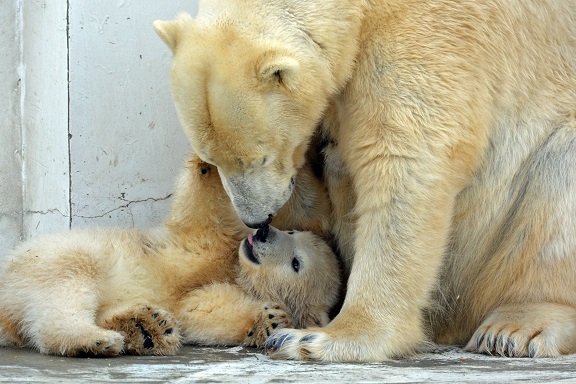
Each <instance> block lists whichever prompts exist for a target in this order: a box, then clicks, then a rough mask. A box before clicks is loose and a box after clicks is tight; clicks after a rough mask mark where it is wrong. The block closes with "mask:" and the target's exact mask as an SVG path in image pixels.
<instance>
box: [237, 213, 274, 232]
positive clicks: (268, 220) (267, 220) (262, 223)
mask: <svg viewBox="0 0 576 384" xmlns="http://www.w3.org/2000/svg"><path fill="white" fill-rule="evenodd" d="M271 222H272V215H268V218H267V219H266V220H264V221H262V222H260V223H246V222H244V224H246V226H247V227H248V228H253V229H256V228H262V227H266V226H267V225H270V223H271Z"/></svg>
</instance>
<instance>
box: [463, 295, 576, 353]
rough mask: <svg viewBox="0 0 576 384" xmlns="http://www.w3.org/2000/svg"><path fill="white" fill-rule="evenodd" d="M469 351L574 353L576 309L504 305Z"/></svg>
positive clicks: (472, 341) (480, 330)
mask: <svg viewBox="0 0 576 384" xmlns="http://www.w3.org/2000/svg"><path fill="white" fill-rule="evenodd" d="M466 350H467V351H470V352H478V353H485V354H489V355H497V356H507V357H524V356H529V357H552V356H558V355H560V354H566V353H574V351H575V350H576V309H574V308H572V307H568V306H564V305H559V304H552V303H538V304H519V305H506V306H502V307H500V308H497V309H495V310H494V311H493V312H492V313H491V314H490V315H489V316H488V317H487V318H486V320H485V321H484V322H483V323H482V325H480V327H479V328H478V329H477V330H476V332H475V333H474V335H473V336H472V338H471V339H470V342H469V343H468V345H466Z"/></svg>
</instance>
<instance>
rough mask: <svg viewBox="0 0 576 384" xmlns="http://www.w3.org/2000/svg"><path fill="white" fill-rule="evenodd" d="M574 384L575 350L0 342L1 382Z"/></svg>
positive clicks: (575, 370)
mask: <svg viewBox="0 0 576 384" xmlns="http://www.w3.org/2000/svg"><path fill="white" fill-rule="evenodd" d="M519 381H522V382H531V383H551V382H552V383H554V382H565V383H568V382H574V383H576V355H572V356H567V357H560V358H554V359H504V358H498V357H490V356H479V355H472V354H468V353H465V352H462V351H461V350H459V349H457V348H440V349H439V350H438V352H437V353H434V354H426V355H421V356H418V357H415V358H410V359H404V360H397V361H390V362H386V363H378V364H323V363H309V362H305V363H302V362H292V361H276V360H271V359H269V358H268V357H266V356H264V355H262V354H260V353H258V352H257V351H255V350H247V349H244V348H240V347H237V348H197V347H189V346H187V347H184V348H183V349H182V350H181V352H180V354H179V355H178V356H168V357H140V356H123V357H117V358H67V357H57V356H45V355H40V354H38V353H35V352H31V351H28V350H22V349H10V348H0V382H11V383H15V382H20V383H81V382H91V383H118V382H122V383H162V382H170V383H191V382H194V383H230V382H235V383H391V382H395V383H416V382H454V383H466V382H473V383H502V382H519Z"/></svg>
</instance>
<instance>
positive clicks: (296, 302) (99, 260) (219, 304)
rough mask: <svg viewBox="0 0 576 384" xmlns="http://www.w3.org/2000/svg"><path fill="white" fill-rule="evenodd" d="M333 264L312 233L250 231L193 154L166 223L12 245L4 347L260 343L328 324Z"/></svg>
mask: <svg viewBox="0 0 576 384" xmlns="http://www.w3.org/2000/svg"><path fill="white" fill-rule="evenodd" d="M264 231H266V232H268V233H266V235H267V236H263V232H264ZM243 239H244V240H243ZM239 246H240V257H239V256H238V249H239ZM338 269H339V266H338V262H337V260H336V257H335V255H334V254H333V253H332V250H331V249H330V247H328V245H327V244H326V243H325V242H324V241H322V240H321V239H320V238H319V237H317V236H316V235H314V234H312V233H310V232H298V231H289V232H282V231H280V230H277V229H275V228H270V227H265V228H262V229H260V230H258V231H256V232H254V231H252V230H249V229H248V228H246V227H245V226H244V225H243V224H242V222H241V221H240V220H239V219H238V218H237V216H236V214H235V212H234V209H233V207H232V205H231V203H230V200H229V198H228V197H227V196H226V194H225V192H224V190H223V188H222V185H221V183H220V178H219V176H218V171H217V169H216V167H213V166H210V165H209V164H207V163H204V162H202V161H200V160H199V159H198V158H196V157H193V158H192V159H191V160H190V161H189V162H188V166H187V169H186V171H185V172H184V174H183V176H182V177H181V180H180V184H179V186H178V188H177V193H176V195H175V198H174V202H173V206H172V215H171V217H170V218H169V220H168V221H167V223H166V225H165V226H164V227H162V228H157V229H153V230H149V231H138V230H127V229H96V230H95V229H92V230H82V231H76V230H74V231H70V232H69V233H63V234H53V235H49V236H45V237H40V238H38V239H35V240H32V241H29V242H26V243H24V244H22V245H21V246H20V247H19V248H17V249H16V250H15V251H14V252H13V253H12V254H11V259H10V260H9V261H7V262H5V263H3V265H2V270H1V271H0V281H1V284H0V345H2V346H20V347H31V348H34V349H36V350H38V351H39V352H41V353H46V354H57V355H66V356H76V355H82V354H90V355H105V356H114V355H119V354H122V353H127V354H155V355H169V354H174V353H175V352H176V351H177V349H178V347H179V346H180V344H182V343H186V344H189V343H195V344H203V345H246V346H257V347H262V346H263V344H264V342H265V340H266V338H267V336H269V335H270V334H271V333H272V332H274V330H276V329H279V328H283V327H288V326H296V327H307V326H312V325H325V324H327V323H328V315H327V313H328V311H329V310H330V308H331V307H332V306H333V305H334V304H335V302H336V300H337V294H338V291H339V285H340V281H339V272H338Z"/></svg>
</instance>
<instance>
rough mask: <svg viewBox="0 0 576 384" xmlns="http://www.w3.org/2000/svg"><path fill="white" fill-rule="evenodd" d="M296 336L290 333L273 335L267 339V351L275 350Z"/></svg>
mask: <svg viewBox="0 0 576 384" xmlns="http://www.w3.org/2000/svg"><path fill="white" fill-rule="evenodd" d="M293 338H294V337H293V336H290V335H287V334H285V335H272V336H270V337H269V338H268V340H266V345H265V347H264V348H265V351H266V352H274V351H277V350H278V349H280V348H281V347H282V345H284V343H285V342H287V341H290V340H292V339H293Z"/></svg>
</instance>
